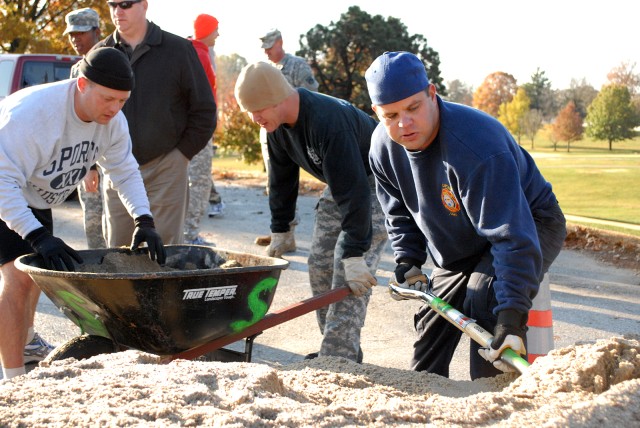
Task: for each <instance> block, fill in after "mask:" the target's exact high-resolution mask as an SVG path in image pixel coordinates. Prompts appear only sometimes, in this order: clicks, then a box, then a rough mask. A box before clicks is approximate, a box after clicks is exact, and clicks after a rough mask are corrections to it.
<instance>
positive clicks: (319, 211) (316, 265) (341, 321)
mask: <svg viewBox="0 0 640 428" xmlns="http://www.w3.org/2000/svg"><path fill="white" fill-rule="evenodd" d="M369 186H370V191H371V211H372V218H371V222H372V227H373V230H372V240H371V247H370V248H369V251H367V252H366V253H365V254H364V259H365V261H366V263H367V266H369V269H370V271H371V274H372V275H375V273H376V270H377V269H378V263H379V262H380V257H381V255H382V252H383V251H384V248H385V246H386V244H387V241H388V237H387V231H386V229H385V225H384V213H383V212H382V208H381V207H380V204H379V203H378V199H377V197H376V193H375V183H374V179H373V176H372V177H369ZM363 221H366V219H363ZM344 238H345V233H344V232H343V231H342V214H341V213H340V210H339V208H338V205H337V204H336V202H335V200H334V199H333V196H332V195H331V192H330V190H329V188H328V187H327V188H326V189H325V190H324V192H323V193H322V195H321V196H320V200H319V201H318V206H317V208H316V219H315V224H314V228H313V236H312V238H311V251H310V254H309V261H308V264H309V282H310V284H311V291H312V293H313V295H314V296H315V295H318V294H320V293H324V292H326V291H329V290H331V289H333V288H337V287H340V286H343V285H345V279H344V267H343V266H342V262H341V260H342V255H343V250H342V242H343V240H344ZM370 297H371V290H369V291H368V292H367V293H366V294H365V295H364V296H362V297H356V296H354V295H352V294H351V295H349V296H347V297H346V298H344V299H343V300H341V301H339V302H337V303H334V304H332V305H329V306H328V307H324V308H321V309H319V310H317V311H316V317H317V320H318V326H319V327H320V332H321V333H322V335H323V339H322V345H321V347H320V352H319V355H331V356H339V357H344V358H348V359H350V360H353V361H356V359H357V356H358V353H359V351H360V330H361V329H362V327H363V326H364V321H365V317H366V314H367V305H368V304H369V298H370Z"/></svg>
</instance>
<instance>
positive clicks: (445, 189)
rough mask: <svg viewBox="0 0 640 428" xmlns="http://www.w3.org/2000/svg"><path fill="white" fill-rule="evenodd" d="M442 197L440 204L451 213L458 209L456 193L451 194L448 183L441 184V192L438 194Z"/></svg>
mask: <svg viewBox="0 0 640 428" xmlns="http://www.w3.org/2000/svg"><path fill="white" fill-rule="evenodd" d="M440 199H442V205H444V207H445V208H446V209H447V210H449V212H450V213H452V214H454V215H455V214H457V213H458V211H460V203H459V202H458V199H456V195H454V194H453V191H452V190H451V187H450V186H449V185H448V184H443V185H442V193H441V195H440Z"/></svg>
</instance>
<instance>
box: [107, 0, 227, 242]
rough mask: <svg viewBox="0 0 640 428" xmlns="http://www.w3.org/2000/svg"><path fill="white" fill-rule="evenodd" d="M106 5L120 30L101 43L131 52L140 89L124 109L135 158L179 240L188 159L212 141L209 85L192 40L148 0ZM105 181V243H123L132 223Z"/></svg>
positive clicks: (163, 224)
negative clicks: (166, 24) (155, 15)
mask: <svg viewBox="0 0 640 428" xmlns="http://www.w3.org/2000/svg"><path fill="white" fill-rule="evenodd" d="M107 4H108V5H109V7H110V10H111V20H112V21H113V23H114V25H115V26H116V30H115V31H114V32H113V34H111V35H109V36H108V37H107V38H105V39H104V40H102V41H101V42H100V43H98V46H113V47H115V48H116V49H118V50H120V51H122V52H124V53H125V54H126V55H127V56H128V57H129V61H130V62H131V68H132V69H133V72H134V74H135V77H136V86H135V88H134V89H133V91H132V92H131V97H130V98H129V100H128V101H127V103H126V104H125V106H124V108H123V109H122V111H123V112H124V114H125V116H126V118H127V121H128V122H129V130H130V133H131V140H132V142H133V155H134V156H135V158H136V160H137V161H138V163H139V164H140V172H141V173H142V178H143V180H144V184H145V188H146V190H147V195H148V197H149V201H150V203H151V210H152V211H153V213H154V219H155V223H156V226H157V228H158V231H159V232H160V234H161V236H162V239H163V241H164V242H165V243H166V244H181V243H183V242H184V241H183V240H184V234H183V229H184V222H185V215H186V211H187V206H188V203H189V178H188V168H189V160H190V159H191V158H192V157H193V156H195V155H196V154H197V153H198V152H200V151H201V150H202V149H203V148H204V147H205V146H206V145H207V143H208V142H209V139H210V138H211V135H213V131H214V130H215V127H216V105H215V101H214V99H213V94H212V92H211V87H210V85H209V81H208V80H207V77H206V75H205V72H204V70H203V68H202V65H201V64H200V61H199V59H198V55H197V54H196V51H195V49H194V48H193V46H192V45H191V43H190V42H189V41H188V40H186V39H184V38H183V37H179V36H177V35H174V34H171V33H168V32H166V31H163V30H161V29H160V27H158V26H157V25H155V24H154V23H152V22H150V21H148V20H147V18H146V15H147V8H148V2H147V0H130V1H109V2H107ZM104 184H105V191H104V195H105V198H104V205H105V215H106V216H107V219H108V222H107V223H108V224H107V228H106V229H107V230H106V237H107V245H108V246H109V247H118V246H122V245H125V244H126V241H127V240H128V239H129V237H128V236H127V235H129V236H130V235H131V230H132V228H133V224H132V223H131V220H130V219H129V218H128V216H127V214H126V209H125V206H124V205H123V203H122V202H121V201H120V198H118V195H117V194H116V192H115V191H114V189H113V188H111V186H110V185H109V183H106V182H105V183H104Z"/></svg>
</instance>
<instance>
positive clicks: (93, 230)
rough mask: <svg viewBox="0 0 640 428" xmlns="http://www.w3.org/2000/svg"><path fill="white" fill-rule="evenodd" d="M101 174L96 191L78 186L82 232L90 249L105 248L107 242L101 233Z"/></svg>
mask: <svg viewBox="0 0 640 428" xmlns="http://www.w3.org/2000/svg"><path fill="white" fill-rule="evenodd" d="M101 188H102V174H100V186H99V188H98V191H97V192H87V191H86V190H84V189H83V188H82V183H80V185H79V186H78V199H79V200H80V206H81V207H82V215H83V221H84V233H85V235H86V237H87V246H88V248H89V249H90V250H94V249H96V248H106V247H107V244H106V243H105V240H104V235H103V233H102V211H103V210H102V190H101Z"/></svg>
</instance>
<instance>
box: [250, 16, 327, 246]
mask: <svg viewBox="0 0 640 428" xmlns="http://www.w3.org/2000/svg"><path fill="white" fill-rule="evenodd" d="M260 40H261V41H262V46H261V47H262V49H264V53H265V54H267V57H268V58H269V61H270V62H271V63H272V64H273V65H274V66H275V67H276V68H277V69H278V70H280V71H281V72H282V74H283V75H284V77H285V79H287V82H289V84H290V85H291V86H293V87H294V88H306V89H308V90H310V91H313V92H316V91H317V90H318V86H319V85H318V81H317V80H316V78H315V77H314V76H313V70H311V67H310V66H309V64H308V63H307V61H306V60H305V59H304V58H301V57H299V56H295V55H291V54H289V53H285V51H284V48H283V47H282V43H283V42H282V33H280V31H279V30H277V29H272V30H269V32H268V33H267V34H265V35H264V36H263V37H260ZM260 146H261V149H262V159H263V161H264V168H265V171H266V172H267V177H268V176H269V150H267V132H266V131H265V130H264V129H263V128H260ZM267 191H268V185H267ZM298 222H299V217H298V215H297V213H296V217H295V218H294V219H293V221H292V223H291V226H292V229H291V231H292V232H293V229H294V228H295V226H296V225H297V224H298ZM270 242H271V241H270V237H269V236H260V237H258V238H257V239H256V243H258V244H260V245H268V244H269V243H270ZM295 250H296V243H295V237H293V234H292V240H291V242H290V243H289V246H288V250H287V251H285V252H289V251H295Z"/></svg>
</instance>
